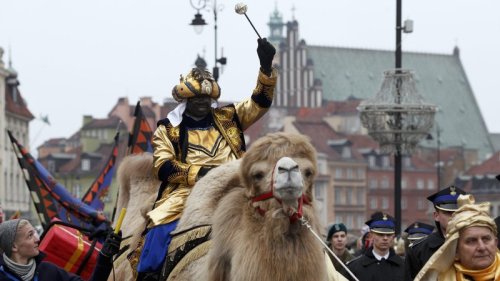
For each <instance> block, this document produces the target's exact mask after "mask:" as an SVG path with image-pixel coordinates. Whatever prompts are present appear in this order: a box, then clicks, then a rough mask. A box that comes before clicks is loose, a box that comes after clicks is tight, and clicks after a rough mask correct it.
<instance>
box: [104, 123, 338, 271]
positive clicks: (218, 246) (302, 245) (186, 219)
mask: <svg viewBox="0 0 500 281" xmlns="http://www.w3.org/2000/svg"><path fill="white" fill-rule="evenodd" d="M126 161H127V160H124V161H123V162H122V165H127V162H126ZM151 161H152V159H151ZM315 175H316V152H315V149H314V148H313V147H312V145H311V144H310V142H309V141H308V139H307V138H306V137H305V136H302V135H297V134H288V133H283V132H280V133H273V134H268V135H267V136H265V137H263V138H260V139H258V140H257V141H255V142H254V143H253V144H252V146H251V148H250V149H249V150H248V152H247V153H246V154H245V155H244V157H243V158H242V159H241V160H237V161H233V162H230V163H227V164H224V165H222V166H220V167H218V168H216V169H213V170H211V171H210V172H209V173H208V174H207V175H206V176H205V177H203V178H202V179H201V180H200V181H199V182H198V183H197V184H196V185H195V186H194V187H193V190H192V192H191V194H190V196H189V197H188V199H187V201H186V208H185V210H184V213H183V215H182V217H181V219H180V220H179V224H178V226H177V229H176V230H175V231H174V233H173V235H174V238H173V240H172V243H171V244H170V247H169V256H167V262H168V261H169V260H172V259H173V257H174V256H175V255H176V253H177V250H178V249H184V248H185V245H181V246H179V244H178V243H176V237H182V235H184V234H185V233H189V231H191V230H192V229H193V228H195V229H200V228H196V227H199V226H200V225H201V226H202V228H205V229H209V230H208V232H204V233H208V234H209V236H210V239H209V240H208V241H205V242H203V243H202V244H201V245H200V246H197V248H195V250H193V251H191V252H189V253H188V254H187V255H186V256H185V257H184V258H183V259H182V260H181V262H179V263H177V265H176V266H174V267H173V268H168V266H167V262H166V263H165V265H164V268H163V270H162V279H161V280H170V281H177V280H183V281H186V280H234V281H238V280H264V281H267V280H269V281H270V280H273V281H280V280H283V281H285V280H287V281H289V280H306V281H307V280H311V281H312V280H314V281H318V280H320V281H321V280H346V279H344V278H343V277H342V276H341V275H340V274H338V273H337V272H336V271H335V270H334V269H333V266H331V263H330V262H329V260H328V257H326V256H325V253H324V250H323V248H322V245H321V244H320V242H319V241H317V240H316V237H314V235H313V234H312V233H311V231H310V229H308V228H307V227H306V226H304V225H303V222H304V220H305V221H307V223H308V225H309V226H310V228H311V229H312V230H313V231H315V232H316V233H320V229H322V226H321V225H320V223H319V221H318V218H317V214H316V210H315V201H314V190H313V188H314V187H313V184H314V179H315ZM143 178H144V177H143ZM129 182H130V185H127V184H128V183H129ZM129 182H127V181H125V182H124V183H125V187H124V188H132V189H134V188H139V187H138V186H134V184H133V183H138V182H135V181H134V180H130V181H129ZM155 183H156V184H159V183H158V182H155ZM148 184H149V183H148ZM124 194H126V193H125V192H124ZM130 194H132V192H130ZM121 196H122V192H121V193H120V197H121ZM155 196H156V194H155ZM129 198H130V199H132V197H129ZM134 200H137V199H135V198H134ZM125 201H127V200H122V199H120V201H119V202H125ZM131 202H132V201H129V203H128V204H131ZM143 211H144V210H143ZM143 214H144V212H143V213H142V214H140V215H139V216H142V215H143ZM127 215H128V212H127ZM137 215H138V214H137V213H136V216H137ZM125 220H127V217H126V218H125ZM142 220H144V219H142ZM144 223H145V221H144ZM124 224H125V222H124ZM143 226H144V224H143ZM141 231H142V230H141ZM124 235H125V234H124ZM134 235H136V236H137V235H140V232H138V231H137V230H135V234H134ZM189 235H190V236H194V235H193V234H189ZM181 240H182V239H181ZM132 243H133V242H132ZM176 244H178V245H176ZM122 247H123V243H122ZM196 250H198V251H196ZM192 252H195V254H193V255H190V254H191V253H192ZM186 260H187V261H188V262H186ZM127 265H128V263H125V265H124V263H123V262H122V263H119V262H118V261H117V262H115V269H117V270H116V271H117V273H116V275H115V277H116V280H131V279H129V278H127V275H128V273H129V272H131V269H130V268H126V267H127ZM128 266H129V267H130V265H128ZM167 268H168V270H166V269H167ZM118 271H120V272H118ZM111 280H112V279H111Z"/></svg>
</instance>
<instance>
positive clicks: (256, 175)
mask: <svg viewBox="0 0 500 281" xmlns="http://www.w3.org/2000/svg"><path fill="white" fill-rule="evenodd" d="M252 178H253V180H254V181H260V180H262V179H263V178H264V173H263V172H260V171H257V172H255V173H254V174H253V175H252Z"/></svg>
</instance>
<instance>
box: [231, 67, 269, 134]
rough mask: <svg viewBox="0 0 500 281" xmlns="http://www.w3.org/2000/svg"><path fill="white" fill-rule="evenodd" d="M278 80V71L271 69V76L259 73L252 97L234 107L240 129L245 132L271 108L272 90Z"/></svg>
mask: <svg viewBox="0 0 500 281" xmlns="http://www.w3.org/2000/svg"><path fill="white" fill-rule="evenodd" d="M277 79H278V71H277V70H276V69H275V68H273V71H272V73H271V76H267V75H266V74H264V73H262V72H261V71H259V76H258V78H257V85H256V86H255V89H254V90H253V93H252V96H251V97H250V98H248V99H246V100H244V101H242V102H240V103H237V104H236V105H235V107H236V114H237V115H238V118H239V121H240V123H241V126H242V129H243V130H246V129H247V128H248V127H250V126H251V125H252V124H253V123H255V122H256V121H257V120H259V118H261V117H262V115H264V114H265V113H266V112H267V111H268V110H269V107H270V106H271V104H272V102H273V97H274V89H275V87H276V81H277Z"/></svg>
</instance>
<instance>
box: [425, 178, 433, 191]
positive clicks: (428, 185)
mask: <svg viewBox="0 0 500 281" xmlns="http://www.w3.org/2000/svg"><path fill="white" fill-rule="evenodd" d="M427 189H428V190H434V181H433V180H431V179H429V180H427Z"/></svg>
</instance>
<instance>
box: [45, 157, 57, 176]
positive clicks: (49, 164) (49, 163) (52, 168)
mask: <svg viewBox="0 0 500 281" xmlns="http://www.w3.org/2000/svg"><path fill="white" fill-rule="evenodd" d="M47 169H48V170H49V172H51V173H55V172H56V161H54V160H49V161H47Z"/></svg>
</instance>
